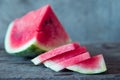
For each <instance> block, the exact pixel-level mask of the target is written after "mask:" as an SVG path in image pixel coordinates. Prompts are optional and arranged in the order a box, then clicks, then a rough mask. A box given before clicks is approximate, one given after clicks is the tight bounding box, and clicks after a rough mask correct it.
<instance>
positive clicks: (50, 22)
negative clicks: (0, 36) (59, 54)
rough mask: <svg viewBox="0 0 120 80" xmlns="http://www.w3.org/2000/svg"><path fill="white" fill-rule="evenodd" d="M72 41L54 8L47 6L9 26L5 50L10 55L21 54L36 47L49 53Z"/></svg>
mask: <svg viewBox="0 0 120 80" xmlns="http://www.w3.org/2000/svg"><path fill="white" fill-rule="evenodd" d="M70 41H71V40H70V38H69V36H68V34H67V33H66V31H65V30H64V28H63V26H62V24H61V23H60V22H59V20H58V19H57V17H56V15H55V14H54V12H53V10H52V8H51V7H50V5H46V6H43V7H41V8H40V9H37V10H34V11H31V12H29V13H27V14H25V15H24V16H23V17H21V18H18V19H16V20H14V21H13V22H12V23H11V24H10V25H9V28H8V31H7V33H6V38H5V49H6V51H7V52H8V53H19V52H22V51H24V50H26V49H28V48H29V47H30V46H31V45H34V46H36V47H38V48H39V49H40V50H44V51H48V50H51V49H53V48H56V47H58V46H61V45H64V44H67V43H69V42H70Z"/></svg>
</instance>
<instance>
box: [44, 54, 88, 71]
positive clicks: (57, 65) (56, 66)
mask: <svg viewBox="0 0 120 80" xmlns="http://www.w3.org/2000/svg"><path fill="white" fill-rule="evenodd" d="M73 54H74V53H73ZM73 54H72V53H71V58H68V59H67V58H66V57H67V56H64V59H63V60H61V59H60V58H59V57H58V58H57V59H58V60H56V62H54V61H53V60H48V62H47V64H49V65H47V64H46V63H45V66H46V67H49V68H50V69H52V70H54V71H56V72H58V71H60V70H63V69H64V68H66V67H68V66H71V65H74V64H76V63H78V62H81V61H84V60H86V59H88V58H90V54H89V52H85V53H82V54H81V52H79V54H77V55H76V56H74V55H73ZM75 54H76V53H75ZM59 59H60V60H61V61H59Z"/></svg>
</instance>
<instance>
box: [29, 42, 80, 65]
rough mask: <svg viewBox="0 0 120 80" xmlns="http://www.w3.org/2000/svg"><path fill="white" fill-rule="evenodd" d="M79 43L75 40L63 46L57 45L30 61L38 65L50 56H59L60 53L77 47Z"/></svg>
mask: <svg viewBox="0 0 120 80" xmlns="http://www.w3.org/2000/svg"><path fill="white" fill-rule="evenodd" d="M79 47H80V45H79V44H78V43H76V42H74V43H70V44H66V45H63V46H60V47H57V48H55V49H53V50H50V51H48V52H46V53H44V54H40V55H39V56H37V57H36V58H34V59H32V60H31V61H32V62H33V63H34V64H35V65H38V64H40V63H42V62H44V61H46V60H48V59H50V58H52V57H55V56H59V55H60V54H63V53H65V52H68V51H72V50H75V49H77V48H79Z"/></svg>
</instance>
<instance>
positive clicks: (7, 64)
mask: <svg viewBox="0 0 120 80" xmlns="http://www.w3.org/2000/svg"><path fill="white" fill-rule="evenodd" d="M86 46H87V49H88V51H90V52H91V54H92V55H96V54H100V53H101V54H103V55H104V58H105V61H106V64H107V68H108V70H107V71H106V72H105V73H102V74H96V75H84V74H79V73H76V72H72V71H68V70H63V71H61V72H54V71H52V70H50V69H48V68H46V67H45V66H44V65H42V64H41V65H39V66H34V65H33V64H32V63H31V62H30V58H21V57H16V56H12V55H9V54H7V53H6V52H5V51H4V50H0V80H2V79H11V80H13V79H15V80H24V79H28V80H29V79H36V80H38V79H39V80H114V79H115V80H120V43H110V44H90V45H86Z"/></svg>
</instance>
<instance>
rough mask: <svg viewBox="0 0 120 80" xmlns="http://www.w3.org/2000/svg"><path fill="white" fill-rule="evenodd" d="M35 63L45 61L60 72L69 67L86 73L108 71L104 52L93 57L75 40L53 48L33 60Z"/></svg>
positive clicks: (47, 65)
mask: <svg viewBox="0 0 120 80" xmlns="http://www.w3.org/2000/svg"><path fill="white" fill-rule="evenodd" d="M31 61H32V62H33V63H34V64H35V65H38V64H40V63H43V64H44V65H45V66H46V67H48V68H50V69H52V70H54V71H56V72H58V71H61V70H63V69H69V70H72V71H76V72H79V73H84V74H96V73H101V72H105V71H106V65H105V61H104V58H103V55H102V54H99V55H96V56H93V57H91V56H90V53H89V52H88V51H87V49H86V47H85V46H80V45H79V43H76V42H73V43H70V44H67V45H63V46H60V47H57V48H55V49H52V50H50V51H48V52H46V53H44V54H41V55H39V56H37V57H36V58H34V59H32V60H31Z"/></svg>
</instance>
